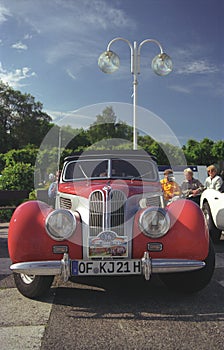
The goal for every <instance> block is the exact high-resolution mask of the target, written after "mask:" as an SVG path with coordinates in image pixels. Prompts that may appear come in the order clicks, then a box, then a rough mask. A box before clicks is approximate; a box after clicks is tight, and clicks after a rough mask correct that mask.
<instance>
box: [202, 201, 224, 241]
mask: <svg viewBox="0 0 224 350" xmlns="http://www.w3.org/2000/svg"><path fill="white" fill-rule="evenodd" d="M202 211H203V213H204V216H205V220H206V222H207V225H208V229H209V235H210V237H211V239H212V241H213V243H218V242H219V241H220V237H221V234H222V231H221V230H219V229H218V228H217V227H216V226H215V224H214V221H213V218H212V213H211V209H210V206H209V204H208V203H207V202H205V203H203V206H202Z"/></svg>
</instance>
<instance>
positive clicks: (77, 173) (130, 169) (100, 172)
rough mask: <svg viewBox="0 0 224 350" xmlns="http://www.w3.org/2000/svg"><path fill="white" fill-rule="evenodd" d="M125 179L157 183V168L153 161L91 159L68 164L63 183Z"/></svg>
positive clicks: (65, 168)
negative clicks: (84, 180)
mask: <svg viewBox="0 0 224 350" xmlns="http://www.w3.org/2000/svg"><path fill="white" fill-rule="evenodd" d="M99 178H101V179H102V178H119V179H120V178H123V179H143V180H146V181H157V180H158V172H157V167H156V166H155V164H154V163H153V162H151V161H146V160H137V159H128V160H123V159H106V160H102V159H90V160H77V161H71V162H68V163H67V164H66V165H65V167H64V170H63V175H62V180H63V181H75V180H83V179H99Z"/></svg>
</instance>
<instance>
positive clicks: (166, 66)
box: [98, 37, 172, 150]
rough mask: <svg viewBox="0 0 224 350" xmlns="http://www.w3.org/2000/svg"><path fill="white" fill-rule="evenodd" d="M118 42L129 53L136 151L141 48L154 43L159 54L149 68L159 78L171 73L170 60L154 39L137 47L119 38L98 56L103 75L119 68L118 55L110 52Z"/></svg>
mask: <svg viewBox="0 0 224 350" xmlns="http://www.w3.org/2000/svg"><path fill="white" fill-rule="evenodd" d="M118 40H121V41H124V42H126V43H127V44H128V46H129V48H130V52H131V73H132V74H133V149H134V150H135V149H137V129H136V117H137V116H136V106H137V86H138V79H137V76H138V74H140V52H141V47H142V46H143V45H144V44H145V43H154V44H156V45H157V46H158V47H159V49H160V53H159V54H158V55H157V56H156V57H155V58H154V59H153V60H152V64H151V66H152V69H153V71H154V72H155V73H156V74H158V75H160V76H164V75H167V74H169V73H170V72H172V61H171V58H170V57H169V56H168V55H167V54H166V53H165V52H164V51H163V48H162V46H161V44H160V43H159V42H158V41H157V40H155V39H146V40H143V41H142V42H141V43H140V44H139V45H137V42H136V41H134V43H133V45H132V44H131V43H130V41H129V40H127V39H124V38H120V37H119V38H114V39H112V40H111V41H110V42H109V44H108V46H107V50H106V51H104V52H103V53H102V54H101V55H100V56H99V59H98V65H99V68H100V69H101V70H102V71H103V72H104V73H113V72H115V71H116V70H117V69H118V68H119V66H120V59H119V57H118V55H117V54H116V53H115V52H113V51H111V50H110V47H111V45H112V44H113V43H114V42H115V41H118Z"/></svg>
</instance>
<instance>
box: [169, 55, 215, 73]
mask: <svg viewBox="0 0 224 350" xmlns="http://www.w3.org/2000/svg"><path fill="white" fill-rule="evenodd" d="M218 71H219V69H218V67H216V66H215V65H214V64H212V63H209V62H208V61H207V60H202V59H201V60H195V61H191V62H189V63H186V64H185V65H182V66H181V67H179V68H178V69H177V71H176V73H177V74H208V73H217V72H218Z"/></svg>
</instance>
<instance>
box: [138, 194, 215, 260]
mask: <svg viewBox="0 0 224 350" xmlns="http://www.w3.org/2000/svg"><path fill="white" fill-rule="evenodd" d="M166 210H167V212H168V215H169V216H170V220H171V227H170V230H169V231H168V232H167V233H166V235H165V236H163V237H161V238H156V239H152V238H150V237H148V236H145V235H144V234H143V233H142V232H141V231H140V228H139V224H138V222H139V216H140V214H139V213H138V214H137V215H136V218H135V224H134V225H135V237H134V241H133V252H134V257H135V258H137V257H138V256H141V254H142V252H143V250H144V249H145V250H146V249H147V246H148V243H150V242H160V243H162V246H163V250H162V251H161V252H152V253H150V255H151V256H152V257H154V258H173V259H192V260H204V259H205V258H206V257H207V255H208V251H209V233H208V228H207V224H206V222H205V219H204V215H203V213H202V211H201V209H200V208H199V206H198V205H197V204H195V203H194V202H193V201H190V200H184V199H181V200H177V201H175V202H173V203H171V204H170V205H169V206H167V207H166Z"/></svg>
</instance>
